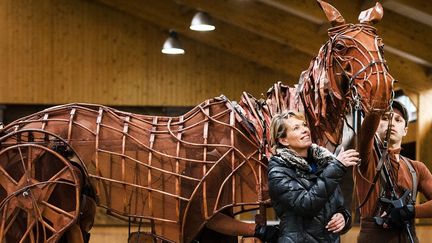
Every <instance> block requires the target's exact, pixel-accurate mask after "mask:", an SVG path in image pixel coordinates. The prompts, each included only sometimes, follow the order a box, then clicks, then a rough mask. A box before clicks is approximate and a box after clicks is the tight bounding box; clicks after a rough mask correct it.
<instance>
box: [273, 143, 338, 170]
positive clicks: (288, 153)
mask: <svg viewBox="0 0 432 243" xmlns="http://www.w3.org/2000/svg"><path fill="white" fill-rule="evenodd" d="M276 156H279V157H281V158H282V159H283V160H284V161H285V163H286V164H287V165H292V166H294V167H296V168H299V169H301V170H305V171H311V167H310V165H309V163H308V162H307V161H306V160H305V159H304V158H303V157H301V156H300V155H298V153H297V152H295V151H294V150H292V149H289V148H286V147H283V148H278V149H276ZM308 157H310V158H312V159H313V160H314V161H315V162H316V163H317V165H318V166H319V167H325V166H326V165H327V164H328V163H329V161H331V160H334V159H336V158H335V156H334V155H333V154H332V153H331V152H330V151H328V150H327V149H326V148H324V147H321V146H318V145H316V144H314V143H313V144H312V145H311V146H310V147H309V149H308Z"/></svg>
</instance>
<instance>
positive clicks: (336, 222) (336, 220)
mask: <svg viewBox="0 0 432 243" xmlns="http://www.w3.org/2000/svg"><path fill="white" fill-rule="evenodd" d="M344 227H345V218H344V216H343V215H342V214H341V213H335V214H333V217H332V218H331V219H330V221H329V222H328V224H327V225H326V229H327V230H328V231H331V232H333V233H339V232H341V230H343V228H344Z"/></svg>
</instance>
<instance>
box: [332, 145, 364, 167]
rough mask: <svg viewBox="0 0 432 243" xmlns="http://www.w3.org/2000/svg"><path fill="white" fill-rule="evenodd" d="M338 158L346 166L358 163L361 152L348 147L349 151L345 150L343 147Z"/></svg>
mask: <svg viewBox="0 0 432 243" xmlns="http://www.w3.org/2000/svg"><path fill="white" fill-rule="evenodd" d="M336 159H337V160H339V161H340V162H341V163H342V164H343V165H344V166H345V167H350V166H353V165H356V164H357V163H358V162H359V161H360V159H359V153H358V152H357V151H355V150H354V149H348V150H347V151H344V149H343V148H342V149H341V151H340V153H339V154H338V156H337V157H336Z"/></svg>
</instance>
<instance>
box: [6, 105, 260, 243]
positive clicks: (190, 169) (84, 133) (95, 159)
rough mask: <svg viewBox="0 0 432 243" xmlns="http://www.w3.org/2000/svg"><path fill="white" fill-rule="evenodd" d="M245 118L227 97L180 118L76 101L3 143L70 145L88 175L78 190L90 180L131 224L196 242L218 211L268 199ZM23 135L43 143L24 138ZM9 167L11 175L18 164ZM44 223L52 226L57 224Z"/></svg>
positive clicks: (42, 115)
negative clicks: (235, 109) (262, 190)
mask: <svg viewBox="0 0 432 243" xmlns="http://www.w3.org/2000/svg"><path fill="white" fill-rule="evenodd" d="M236 116H237V117H236ZM237 120H238V115H236V113H235V111H234V109H233V108H232V105H231V104H230V102H229V101H228V100H227V99H226V98H223V97H222V98H215V99H211V100H207V101H205V102H203V103H202V104H200V105H198V106H197V107H195V108H194V109H192V110H191V111H189V112H188V113H187V114H185V115H183V116H179V117H156V116H143V115H136V114H131V113H125V112H120V111H117V110H114V109H111V108H108V107H104V106H98V105H86V104H83V105H80V104H70V105H63V106H58V107H53V108H49V109H47V110H44V111H42V112H39V113H37V114H34V115H31V116H29V117H26V118H23V119H20V120H18V121H16V122H14V123H12V124H10V125H8V126H7V127H6V128H5V130H4V132H5V133H6V134H8V133H9V135H6V136H4V137H3V138H2V145H3V147H5V148H7V147H9V146H11V144H19V143H27V144H29V143H31V142H32V141H36V142H38V143H39V144H40V145H42V146H45V147H48V148H50V149H52V150H53V151H55V150H56V148H58V147H59V144H61V143H65V145H66V146H67V150H70V152H71V153H70V154H71V156H70V157H68V158H66V159H69V160H72V161H75V162H77V163H78V164H77V166H78V167H82V169H83V171H84V173H83V174H84V175H85V177H86V179H85V180H82V181H81V182H80V185H79V186H78V185H77V186H76V187H77V188H81V187H82V186H83V185H82V184H83V183H85V181H88V183H89V185H90V187H91V188H92V190H94V192H95V195H96V201H97V204H98V205H99V206H101V207H104V208H106V209H107V211H108V212H109V213H110V214H113V215H115V216H118V217H120V218H123V219H125V220H131V221H134V222H144V223H148V225H150V226H151V232H150V234H151V235H153V236H154V237H157V238H160V239H164V240H167V241H172V242H190V241H191V240H192V239H193V238H194V237H195V236H196V235H197V233H198V232H199V231H200V230H201V229H202V228H203V226H204V223H205V222H206V221H207V220H208V219H209V218H211V217H212V216H213V215H214V214H215V213H216V212H219V211H222V210H224V209H228V208H229V209H230V213H231V214H235V213H238V212H241V211H245V210H248V209H253V208H257V205H258V204H259V203H260V202H262V200H266V199H267V198H265V196H263V195H262V192H261V188H263V187H265V185H263V183H266V180H265V175H264V174H265V164H263V163H262V162H261V155H260V153H259V149H258V143H257V141H256V140H254V139H253V138H252V139H251V138H249V136H247V135H246V133H245V129H244V128H243V126H242V125H241V124H240V123H239V122H238V121H237ZM20 131H21V134H26V135H25V137H28V136H29V135H28V134H32V135H31V136H33V137H36V138H33V139H32V140H31V141H30V140H29V139H21V140H20V141H18V140H17V139H16V137H17V135H16V134H20ZM13 134H15V135H13ZM17 156H18V155H17ZM74 158H75V159H74ZM77 158H78V159H77ZM35 159H37V158H35ZM3 166H4V167H3V168H5V171H10V170H9V169H8V167H10V165H7V164H4V165H3ZM45 166H46V167H49V166H50V165H49V164H46V165H45ZM36 171H37V169H36ZM5 173H7V172H5ZM30 173H31V172H30ZM28 187H29V188H32V186H28ZM52 196H56V195H52ZM6 197H7V195H4V196H2V198H1V199H2V200H4V199H5V198H6ZM47 198H48V199H47V200H56V198H50V197H49V196H47ZM57 199H60V198H57ZM2 212H3V211H2ZM40 214H41V215H44V212H40ZM8 217H10V218H8V219H6V223H7V224H8V223H12V224H13V222H12V221H13V220H14V214H13V213H12V214H10V215H8ZM41 218H42V219H40V220H45V221H47V222H48V223H49V224H53V222H51V221H54V220H55V219H47V218H46V217H45V218H43V217H41ZM36 220H39V219H36ZM54 224H55V223H54ZM46 230H47V231H49V229H46ZM63 230H64V229H62V230H59V231H57V232H50V235H51V234H54V233H57V234H58V235H61V233H62V232H63ZM34 231H36V230H34ZM2 237H5V234H4V235H2Z"/></svg>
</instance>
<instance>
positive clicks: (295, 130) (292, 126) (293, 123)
mask: <svg viewBox="0 0 432 243" xmlns="http://www.w3.org/2000/svg"><path fill="white" fill-rule="evenodd" d="M285 126H287V134H286V137H285V138H282V139H280V141H279V142H280V143H282V144H283V145H285V146H286V147H288V148H290V149H292V150H294V151H296V152H298V153H301V152H304V151H305V150H306V151H307V149H308V148H309V147H310V146H311V145H312V140H311V136H310V130H309V127H308V126H307V124H306V122H305V121H303V120H299V119H297V118H295V117H290V118H288V119H286V120H285Z"/></svg>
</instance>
